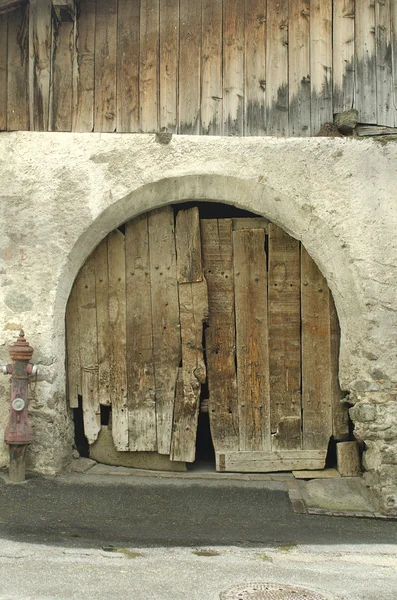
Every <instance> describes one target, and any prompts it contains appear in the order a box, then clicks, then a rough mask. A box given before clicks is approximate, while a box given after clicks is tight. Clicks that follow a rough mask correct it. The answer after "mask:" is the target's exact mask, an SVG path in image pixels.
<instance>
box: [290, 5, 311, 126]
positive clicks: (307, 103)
mask: <svg viewBox="0 0 397 600" xmlns="http://www.w3.org/2000/svg"><path fill="white" fill-rule="evenodd" d="M288 92H289V133H290V135H291V136H298V137H305V136H308V135H311V88H310V0H289V31H288Z"/></svg>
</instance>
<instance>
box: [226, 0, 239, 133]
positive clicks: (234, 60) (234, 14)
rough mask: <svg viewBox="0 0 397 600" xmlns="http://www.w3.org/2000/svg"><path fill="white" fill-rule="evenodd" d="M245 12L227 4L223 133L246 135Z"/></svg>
mask: <svg viewBox="0 0 397 600" xmlns="http://www.w3.org/2000/svg"><path fill="white" fill-rule="evenodd" d="M243 128H244V11H243V10H241V8H240V2H239V0H227V2H224V3H223V134H224V135H243V133H244V129H243Z"/></svg>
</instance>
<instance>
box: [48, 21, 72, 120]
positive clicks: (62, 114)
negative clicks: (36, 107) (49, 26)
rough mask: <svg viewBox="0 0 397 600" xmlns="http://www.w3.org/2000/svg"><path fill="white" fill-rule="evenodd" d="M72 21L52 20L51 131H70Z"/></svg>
mask: <svg viewBox="0 0 397 600" xmlns="http://www.w3.org/2000/svg"><path fill="white" fill-rule="evenodd" d="M74 27H75V24H74V22H69V21H66V22H57V21H56V19H54V22H53V48H52V76H51V90H50V92H51V93H50V123H49V129H50V130H51V131H71V130H72V118H73V61H74V57H75V31H74Z"/></svg>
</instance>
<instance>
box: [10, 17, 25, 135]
mask: <svg viewBox="0 0 397 600" xmlns="http://www.w3.org/2000/svg"><path fill="white" fill-rule="evenodd" d="M7 17H8V51H7V68H8V77H7V129H8V130H9V131H13V130H18V129H19V130H24V129H25V130H27V129H29V104H28V57H29V7H28V6H23V7H21V8H18V9H16V10H13V11H12V12H10V13H8V15H7Z"/></svg>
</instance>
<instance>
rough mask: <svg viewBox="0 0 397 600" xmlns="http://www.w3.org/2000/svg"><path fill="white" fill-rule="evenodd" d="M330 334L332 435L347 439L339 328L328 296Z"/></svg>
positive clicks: (332, 304) (330, 298)
mask: <svg viewBox="0 0 397 600" xmlns="http://www.w3.org/2000/svg"><path fill="white" fill-rule="evenodd" d="M329 309H330V333H331V340H330V341H331V393H332V435H333V436H334V439H336V440H339V441H344V440H347V439H349V412H348V408H347V405H346V404H344V403H342V402H341V399H342V392H341V389H340V385H339V345H340V327H339V321H338V314H337V312H336V308H335V303H334V299H333V297H332V294H331V292H330V294H329Z"/></svg>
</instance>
